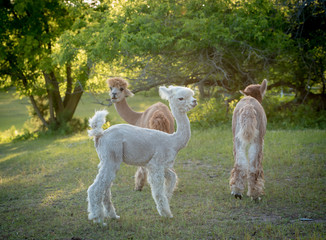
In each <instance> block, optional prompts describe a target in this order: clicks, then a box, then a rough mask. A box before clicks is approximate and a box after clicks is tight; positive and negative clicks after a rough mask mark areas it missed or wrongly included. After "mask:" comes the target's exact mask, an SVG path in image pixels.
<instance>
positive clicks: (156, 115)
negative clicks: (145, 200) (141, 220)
mask: <svg viewBox="0 0 326 240" xmlns="http://www.w3.org/2000/svg"><path fill="white" fill-rule="evenodd" d="M107 82H108V85H109V87H110V90H111V91H110V96H111V101H112V102H113V103H114V106H115V109H116V110H117V112H118V113H119V115H120V116H121V117H122V118H123V120H125V121H126V122H127V123H129V124H132V125H135V126H138V127H143V128H150V129H156V130H160V131H163V132H166V133H174V119H173V116H172V113H171V111H170V109H169V108H168V106H166V105H165V104H163V103H161V102H158V103H155V104H153V105H152V106H150V107H148V108H147V109H146V110H145V111H144V112H135V111H133V110H132V109H131V108H130V107H129V105H128V103H127V101H126V97H129V96H133V94H132V92H131V91H130V90H129V89H128V82H127V81H126V80H124V79H123V78H120V77H114V78H110V79H108V80H107ZM146 178H147V172H146V169H145V168H144V167H139V168H138V169H137V172H136V174H135V190H137V191H141V190H142V188H143V186H144V184H145V182H146Z"/></svg>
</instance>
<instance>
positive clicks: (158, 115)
mask: <svg viewBox="0 0 326 240" xmlns="http://www.w3.org/2000/svg"><path fill="white" fill-rule="evenodd" d="M149 128H151V129H156V130H160V131H162V132H166V133H169V132H170V122H169V120H168V119H167V118H166V116H165V115H164V113H162V112H161V111H159V110H156V111H155V112H154V114H153V116H152V117H151V119H150V123H149Z"/></svg>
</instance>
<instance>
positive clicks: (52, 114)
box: [43, 72, 56, 122]
mask: <svg viewBox="0 0 326 240" xmlns="http://www.w3.org/2000/svg"><path fill="white" fill-rule="evenodd" d="M43 76H44V79H45V84H46V91H47V93H48V99H49V111H50V122H56V119H55V116H54V107H53V94H52V91H51V90H50V86H49V85H48V83H50V82H51V79H50V76H49V75H48V74H46V73H45V72H43Z"/></svg>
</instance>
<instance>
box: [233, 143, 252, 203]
mask: <svg viewBox="0 0 326 240" xmlns="http://www.w3.org/2000/svg"><path fill="white" fill-rule="evenodd" d="M233 154H234V158H235V163H234V167H233V169H232V171H231V177H230V182H229V184H230V189H231V194H232V195H234V197H235V198H240V199H241V198H242V195H243V192H244V188H245V185H244V180H245V179H246V178H247V171H248V161H247V158H246V144H245V143H242V142H241V141H240V140H239V139H237V138H236V139H235V142H234V146H233Z"/></svg>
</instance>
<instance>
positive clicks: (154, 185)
mask: <svg viewBox="0 0 326 240" xmlns="http://www.w3.org/2000/svg"><path fill="white" fill-rule="evenodd" d="M147 180H148V182H149V184H150V185H151V190H152V196H153V198H154V201H155V203H156V208H157V211H158V212H159V214H160V215H161V216H162V217H173V216H172V213H171V210H170V206H169V201H168V198H167V196H166V190H165V186H164V169H163V168H159V169H157V168H153V169H148V177H147Z"/></svg>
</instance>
